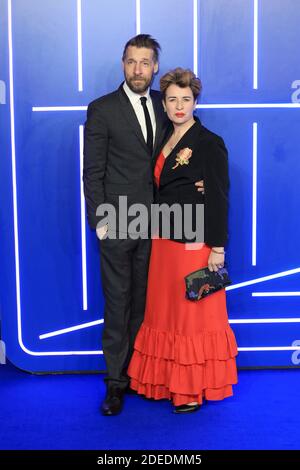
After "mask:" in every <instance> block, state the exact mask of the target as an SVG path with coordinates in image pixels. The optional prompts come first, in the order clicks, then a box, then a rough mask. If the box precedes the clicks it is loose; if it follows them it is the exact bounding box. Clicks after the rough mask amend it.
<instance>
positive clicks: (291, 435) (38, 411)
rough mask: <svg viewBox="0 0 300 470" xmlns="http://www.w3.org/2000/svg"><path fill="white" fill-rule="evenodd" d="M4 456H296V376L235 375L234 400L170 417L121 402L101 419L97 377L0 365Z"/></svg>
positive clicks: (163, 407) (132, 401)
mask: <svg viewBox="0 0 300 470" xmlns="http://www.w3.org/2000/svg"><path fill="white" fill-rule="evenodd" d="M0 384H1V386H0V387H1V388H0V394H1V400H0V422H1V429H0V448H1V449H90V450H92V449H99V450H100V449H105V450H112V449H121V450H124V449H130V450H132V449H137V450H153V449H158V450H171V449H180V450H187V449H201V450H209V449H287V450H289V449H299V447H300V414H299V390H300V387H299V386H300V376H299V370H295V369H294V370H252V371H239V383H238V384H237V385H236V386H234V396H233V397H230V398H227V399H225V400H224V401H223V402H206V404H205V405H204V406H203V407H202V408H201V409H200V411H198V412H197V413H193V414H191V415H181V416H178V415H174V414H172V412H171V410H172V407H171V405H170V403H169V401H167V400H163V401H150V400H146V399H144V398H141V397H139V396H135V395H126V403H125V407H124V410H123V412H122V414H121V415H118V416H113V417H104V416H102V415H101V414H100V413H99V404H100V401H101V399H102V397H103V395H104V390H105V388H104V384H103V376H102V375H92V374H91V375H75V374H74V375H44V376H37V375H30V374H27V373H25V372H21V371H20V370H18V369H16V368H15V367H13V366H11V365H2V366H0Z"/></svg>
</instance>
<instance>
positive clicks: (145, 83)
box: [125, 77, 152, 93]
mask: <svg viewBox="0 0 300 470" xmlns="http://www.w3.org/2000/svg"><path fill="white" fill-rule="evenodd" d="M137 78H139V77H131V78H127V77H125V80H126V83H127V85H128V86H129V88H130V90H131V91H133V92H134V93H144V92H145V91H146V90H147V89H148V87H149V86H150V83H151V80H152V78H151V79H149V80H147V79H146V78H140V79H139V80H140V81H137V82H135V81H134V80H135V79H137Z"/></svg>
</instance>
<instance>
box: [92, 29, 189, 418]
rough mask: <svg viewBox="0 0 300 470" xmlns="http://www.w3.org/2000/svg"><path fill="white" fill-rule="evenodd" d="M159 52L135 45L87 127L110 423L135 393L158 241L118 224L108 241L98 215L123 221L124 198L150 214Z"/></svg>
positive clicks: (145, 42) (158, 122)
mask: <svg viewBox="0 0 300 470" xmlns="http://www.w3.org/2000/svg"><path fill="white" fill-rule="evenodd" d="M159 50H160V46H159V44H158V43H157V41H156V40H155V39H153V38H152V37H151V36H150V35H148V34H140V35H138V36H136V37H134V38H132V39H130V40H129V41H128V42H127V44H126V45H125V48H124V52H123V58H122V61H123V69H124V75H125V81H124V83H122V84H121V86H120V87H119V88H118V90H116V91H114V92H113V93H110V94H108V95H105V96H102V97H101V98H98V99H96V100H95V101H93V102H91V103H90V104H89V106H88V111H87V121H86V123H85V134H84V168H83V182H84V193H85V199H86V205H87V216H88V222H89V225H90V227H91V228H92V229H96V232H97V236H98V238H99V248H100V258H101V277H102V287H103V293H104V298H105V312H104V330H103V338H102V344H103V352H104V357H105V361H106V366H107V373H108V374H107V377H106V379H105V381H106V383H107V394H106V398H105V400H104V401H103V403H102V406H101V410H102V413H103V414H104V415H106V416H109V415H115V414H117V413H119V412H120V411H121V410H122V406H123V396H124V393H125V390H126V388H127V387H128V383H129V379H128V376H127V374H126V369H127V365H128V363H129V360H130V358H131V355H132V351H133V345H134V340H135V337H136V334H137V331H138V329H139V327H140V325H141V323H142V321H143V316H144V310H145V299H146V286H147V275H148V264H149V255H150V249H151V239H149V237H148V236H144V237H141V236H140V237H139V238H138V237H137V236H136V235H137V234H136V232H135V230H134V229H130V228H128V225H127V226H126V227H125V228H124V227H123V226H122V223H121V221H120V220H119V219H118V218H117V221H116V228H114V231H115V235H116V237H115V238H112V237H110V236H107V235H108V231H109V230H110V227H109V226H108V225H107V219H106V218H104V217H101V216H100V215H97V213H96V212H97V208H98V207H99V206H100V205H101V204H103V203H110V204H112V206H113V207H115V208H116V212H117V214H118V208H119V196H126V198H127V205H128V207H130V205H132V204H135V203H141V204H143V205H144V207H146V208H147V209H148V212H149V214H150V209H151V204H152V203H153V169H154V163H155V157H156V156H157V150H158V149H159V147H160V146H161V143H162V139H163V135H164V128H165V125H166V123H167V118H166V114H165V113H164V111H163V107H162V102H161V96H160V93H159V92H157V91H153V90H150V85H151V82H152V79H153V76H154V74H155V73H157V71H158V57H159ZM195 190H196V188H195ZM98 213H99V212H98ZM128 222H130V218H129V217H128ZM144 235H145V234H144Z"/></svg>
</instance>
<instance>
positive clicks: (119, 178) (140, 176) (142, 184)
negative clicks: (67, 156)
mask: <svg viewBox="0 0 300 470" xmlns="http://www.w3.org/2000/svg"><path fill="white" fill-rule="evenodd" d="M150 95H151V99H152V103H153V108H154V113H155V118H156V134H155V141H154V146H153V154H152V155H151V154H150V151H149V149H148V147H147V144H146V142H145V139H144V136H143V133H142V129H141V126H140V124H139V122H138V119H137V117H136V114H135V112H134V109H133V107H132V105H131V103H130V101H129V98H128V97H127V95H126V93H125V91H124V89H123V84H122V85H121V86H120V87H119V89H118V90H116V91H114V92H113V93H109V94H108V95H105V96H102V97H101V98H98V99H96V100H94V101H92V102H91V103H90V104H89V106H88V111H87V120H86V123H85V130H84V165H83V183H84V194H85V200H86V206H87V216H88V222H89V225H90V227H91V228H93V229H94V228H96V227H97V224H98V222H100V221H101V219H102V217H99V216H97V215H96V210H97V207H98V206H99V205H100V204H103V203H111V204H112V205H113V206H114V207H115V208H116V209H117V212H118V197H119V196H121V195H123V196H127V197H128V206H129V205H131V204H134V203H143V204H145V205H146V207H147V208H148V211H149V215H150V210H151V203H152V202H153V168H154V163H155V157H156V156H157V149H158V148H159V147H160V145H161V140H162V138H163V134H164V129H165V125H166V122H167V118H166V114H165V113H164V111H163V107H162V102H161V95H160V93H159V92H158V91H153V90H151V91H150ZM117 215H118V213H117ZM129 221H130V218H129ZM117 224H118V221H117ZM99 225H101V223H100V224H99ZM117 230H118V227H117ZM121 231H122V230H121Z"/></svg>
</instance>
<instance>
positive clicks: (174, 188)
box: [155, 117, 229, 247]
mask: <svg viewBox="0 0 300 470" xmlns="http://www.w3.org/2000/svg"><path fill="white" fill-rule="evenodd" d="M195 120H196V122H195V123H194V125H193V126H192V127H190V129H189V130H188V131H187V132H186V133H185V134H184V136H183V137H182V139H181V140H180V141H179V142H178V144H177V145H176V146H175V147H174V149H173V150H172V152H171V153H170V155H169V156H168V157H167V158H166V160H165V163H164V167H163V169H162V172H161V175H160V185H159V188H158V189H157V190H156V197H155V199H156V203H157V204H163V203H165V204H168V205H172V204H174V203H178V204H180V206H181V208H183V206H184V204H191V208H192V217H191V224H192V228H193V230H195V228H196V220H195V217H196V210H195V209H196V204H204V220H203V222H204V240H201V241H204V242H205V243H206V244H207V245H208V246H220V247H221V246H224V245H225V244H226V242H227V239H228V231H227V213H228V190H229V175H228V155H227V150H226V147H225V144H224V141H223V139H222V138H221V137H220V136H218V135H216V134H214V133H213V132H211V131H209V130H208V129H206V128H205V127H204V126H202V124H201V123H200V121H199V119H198V118H197V117H195ZM172 131H173V126H170V129H169V131H167V132H166V135H165V139H164V142H163V143H162V147H163V145H164V143H165V142H166V141H167V140H168V138H169V136H170V134H171V133H172ZM162 147H161V148H162ZM184 148H189V149H191V150H192V152H193V153H192V156H191V158H190V159H189V163H188V164H187V165H178V166H177V168H173V167H174V166H175V165H176V157H177V155H178V153H179V151H180V150H182V149H184ZM202 179H203V180H204V190H205V192H204V195H203V194H202V193H200V192H197V191H196V190H195V188H196V187H195V182H196V181H200V180H202ZM181 231H182V234H183V235H182V237H178V238H176V241H178V242H193V241H197V240H196V238H195V239H192V240H190V239H187V238H185V237H184V230H183V224H182V230H181ZM160 233H161V232H160ZM169 238H170V239H173V240H174V239H175V238H174V218H173V217H171V233H170V237H169Z"/></svg>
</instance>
